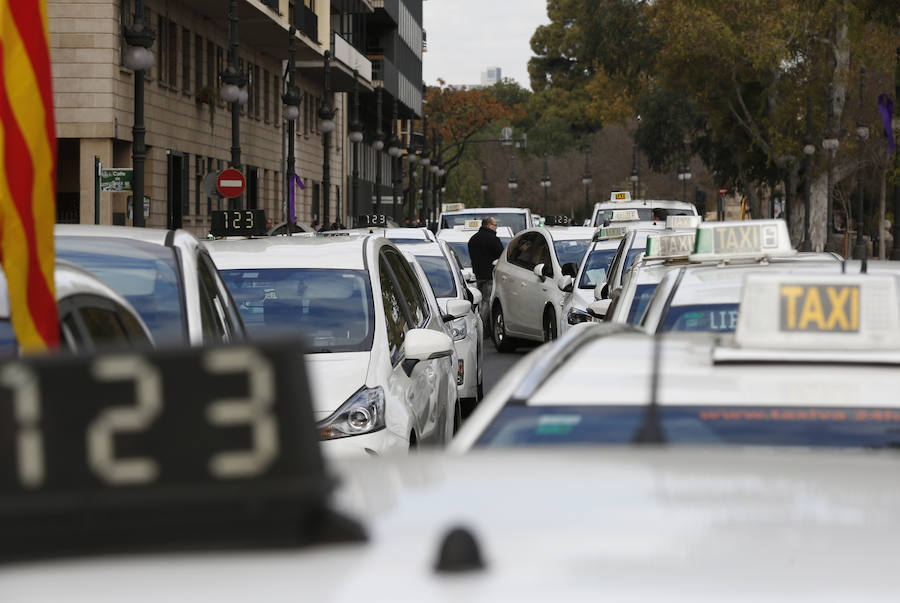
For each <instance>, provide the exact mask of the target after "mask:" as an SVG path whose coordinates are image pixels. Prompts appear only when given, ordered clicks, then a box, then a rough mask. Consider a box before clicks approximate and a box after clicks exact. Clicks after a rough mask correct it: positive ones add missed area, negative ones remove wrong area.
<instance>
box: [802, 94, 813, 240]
mask: <svg viewBox="0 0 900 603" xmlns="http://www.w3.org/2000/svg"><path fill="white" fill-rule="evenodd" d="M805 142H806V144H805V145H803V196H804V197H806V199H805V205H804V208H803V242H802V243H801V244H800V251H812V233H810V232H809V214H810V212H811V211H812V202H811V200H810V196H811V192H810V181H811V180H812V174H810V172H811V171H812V156H813V154H815V152H816V147H815V145H813V143H812V99H811V98H810V97H809V95H806V140H805Z"/></svg>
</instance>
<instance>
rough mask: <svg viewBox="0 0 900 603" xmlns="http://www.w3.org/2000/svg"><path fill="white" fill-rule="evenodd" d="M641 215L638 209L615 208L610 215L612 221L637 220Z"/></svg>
mask: <svg viewBox="0 0 900 603" xmlns="http://www.w3.org/2000/svg"><path fill="white" fill-rule="evenodd" d="M640 219H641V215H640V214H639V213H638V210H636V209H614V210H612V213H611V214H610V216H609V221H610V222H637V221H638V220H640Z"/></svg>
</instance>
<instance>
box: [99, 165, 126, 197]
mask: <svg viewBox="0 0 900 603" xmlns="http://www.w3.org/2000/svg"><path fill="white" fill-rule="evenodd" d="M132 179H133V170H132V168H103V169H101V170H100V191H101V192H111V193H125V192H128V191H130V190H131V181H132Z"/></svg>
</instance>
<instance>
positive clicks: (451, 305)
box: [444, 299, 472, 322]
mask: <svg viewBox="0 0 900 603" xmlns="http://www.w3.org/2000/svg"><path fill="white" fill-rule="evenodd" d="M471 309H472V303H471V302H469V301H466V300H464V299H450V300H447V315H446V316H445V317H444V322H450V321H451V320H455V319H457V318H462V317H463V316H466V315H467V314H468V313H469V311H470V310H471Z"/></svg>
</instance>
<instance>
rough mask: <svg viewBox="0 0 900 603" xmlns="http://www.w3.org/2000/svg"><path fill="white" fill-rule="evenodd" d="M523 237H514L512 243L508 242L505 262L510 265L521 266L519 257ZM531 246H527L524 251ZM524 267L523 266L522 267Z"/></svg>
mask: <svg viewBox="0 0 900 603" xmlns="http://www.w3.org/2000/svg"><path fill="white" fill-rule="evenodd" d="M524 236H525V235H522V236H521V237H516V238H514V239H513V240H512V241H510V242H509V246H507V248H506V261H507V262H509V263H510V264H514V265H516V266H522V260H521V258H520V256H521V255H522V240H523V237H524ZM530 248H531V246H530V245H528V246H526V247H525V249H526V250H527V249H530ZM523 267H524V266H523Z"/></svg>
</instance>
